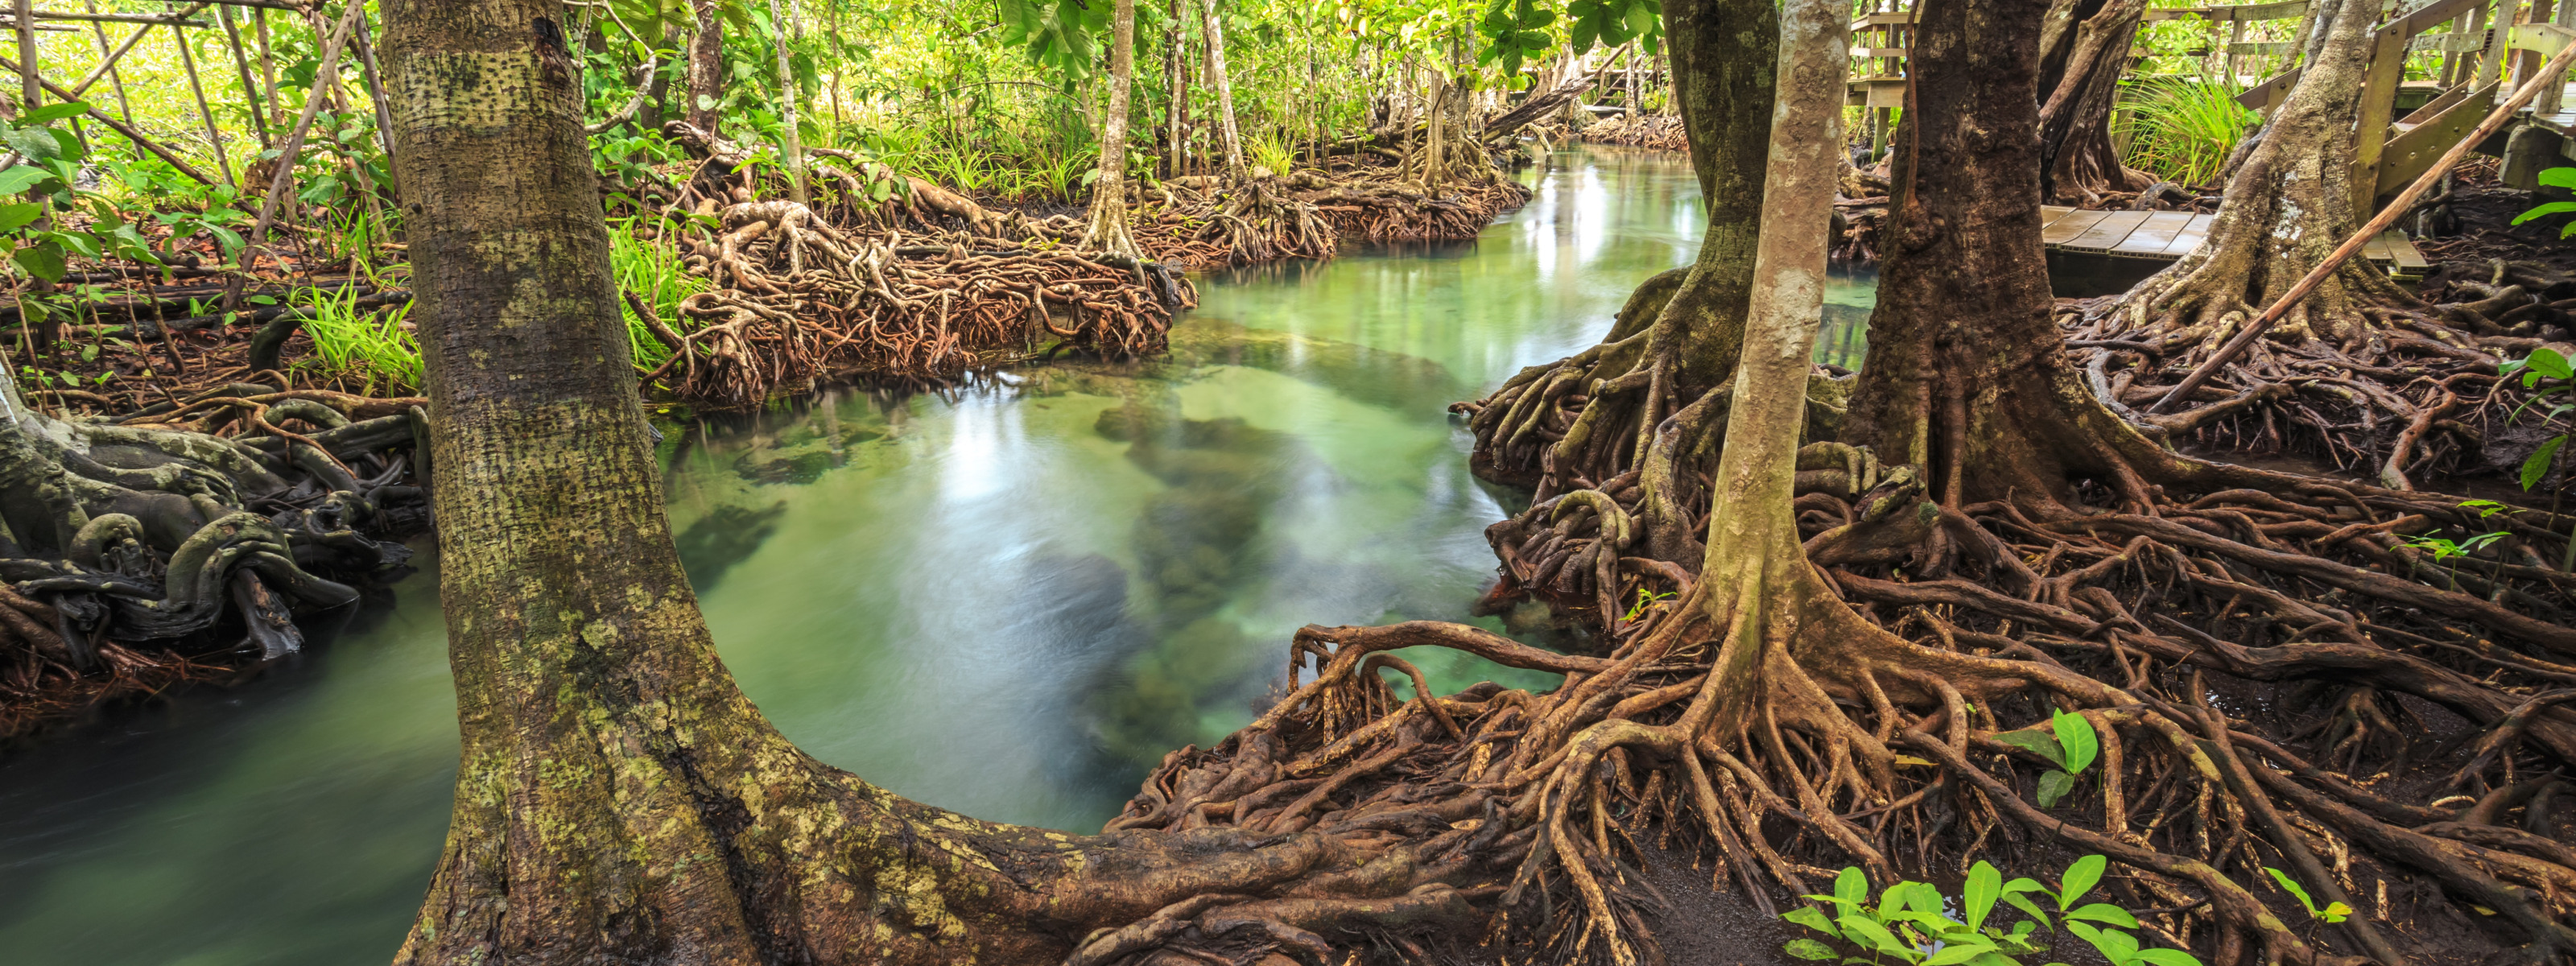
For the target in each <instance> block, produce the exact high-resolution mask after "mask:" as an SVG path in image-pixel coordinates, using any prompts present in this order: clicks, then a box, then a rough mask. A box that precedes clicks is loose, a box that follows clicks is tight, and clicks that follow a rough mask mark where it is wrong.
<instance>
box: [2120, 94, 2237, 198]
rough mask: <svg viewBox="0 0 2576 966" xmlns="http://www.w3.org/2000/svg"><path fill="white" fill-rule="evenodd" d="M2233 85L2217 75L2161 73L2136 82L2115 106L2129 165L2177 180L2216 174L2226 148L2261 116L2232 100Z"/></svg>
mask: <svg viewBox="0 0 2576 966" xmlns="http://www.w3.org/2000/svg"><path fill="white" fill-rule="evenodd" d="M2238 93H2239V92H2238V91H2237V89H2236V87H2235V85H2234V84H2232V83H2230V82H2228V81H2226V80H2224V79H2221V78H2214V77H2212V78H2192V77H2161V78H2152V79H2148V80H2144V81H2140V82H2138V83H2137V84H2135V85H2133V86H2132V87H2131V88H2130V89H2129V91H2128V92H2127V96H2126V98H2125V99H2124V100H2123V102H2122V104H2121V107H2122V108H2123V111H2122V113H2121V117H2120V123H2121V124H2122V126H2123V127H2122V130H2123V132H2124V133H2125V134H2126V135H2127V137H2128V144H2129V148H2128V157H2127V158H2125V159H2123V160H2124V161H2125V162H2126V163H2127V164H2128V165H2129V166H2130V167H2133V168H2137V169H2139V170H2141V171H2150V172H2154V173H2155V174H2156V175H2157V176H2158V177H2161V178H2165V179H2168V180H2171V181H2174V182H2177V183H2180V184H2186V185H2205V184H2209V183H2211V182H2213V181H2216V180H2217V179H2218V176H2219V174H2220V172H2219V168H2220V167H2221V166H2222V165H2224V164H2226V163H2227V153H2228V152H2229V151H2231V150H2233V149H2234V148H2235V147H2236V142H2237V141H2238V140H2239V139H2241V138H2243V137H2244V136H2245V133H2246V132H2247V131H2250V130H2252V129H2253V128H2254V126H2255V125H2256V124H2259V123H2261V121H2262V118H2261V117H2260V116H2259V115H2256V114H2255V113H2254V112H2253V111H2250V110H2247V109H2246V108H2245V106H2244V105H2242V104H2238V103H2236V95H2237V94H2238Z"/></svg>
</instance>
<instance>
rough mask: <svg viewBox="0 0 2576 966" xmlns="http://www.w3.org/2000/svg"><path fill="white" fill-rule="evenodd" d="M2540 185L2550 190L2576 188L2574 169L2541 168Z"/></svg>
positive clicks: (2575, 171) (2575, 172)
mask: <svg viewBox="0 0 2576 966" xmlns="http://www.w3.org/2000/svg"><path fill="white" fill-rule="evenodd" d="M2540 183H2541V184H2542V185H2543V186H2546V187H2551V188H2576V168H2543V169H2541V171H2540Z"/></svg>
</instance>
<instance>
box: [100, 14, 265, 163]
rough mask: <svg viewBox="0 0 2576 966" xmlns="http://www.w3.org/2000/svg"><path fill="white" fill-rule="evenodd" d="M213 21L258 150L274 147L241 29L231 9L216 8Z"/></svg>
mask: <svg viewBox="0 0 2576 966" xmlns="http://www.w3.org/2000/svg"><path fill="white" fill-rule="evenodd" d="M215 20H216V21H218V22H220V23H222V24H223V25H224V46H225V47H227V48H229V49H230V50H231V52H232V55H233V70H234V71H235V72H237V73H239V74H240V75H241V87H242V107H243V108H244V109H245V110H247V111H249V112H250V128H251V130H252V131H254V132H256V133H258V135H259V147H260V150H262V151H265V150H268V149H269V148H272V147H275V146H276V145H274V144H271V143H270V139H269V136H268V113H267V111H268V109H267V108H266V107H265V106H263V105H262V104H261V103H260V95H261V93H262V91H261V90H260V86H259V84H258V83H257V82H255V81H253V80H251V77H250V58H249V57H246V56H244V55H243V54H242V42H241V28H240V27H237V26H234V24H233V13H232V8H231V7H216V8H215ZM105 40H106V35H105V34H103V33H102V34H100V41H101V42H102V43H104V42H105Z"/></svg>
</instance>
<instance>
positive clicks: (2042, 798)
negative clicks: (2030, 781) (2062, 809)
mask: <svg viewBox="0 0 2576 966" xmlns="http://www.w3.org/2000/svg"><path fill="white" fill-rule="evenodd" d="M2074 790H2075V776H2073V775H2069V774H2067V773H2065V772H2062V771H2052V772H2048V773H2046V774H2043V775H2041V776H2039V807H2041V808H2056V807H2057V800H2058V799H2061V798H2064V797H2066V793H2067V792H2071V791H2074Z"/></svg>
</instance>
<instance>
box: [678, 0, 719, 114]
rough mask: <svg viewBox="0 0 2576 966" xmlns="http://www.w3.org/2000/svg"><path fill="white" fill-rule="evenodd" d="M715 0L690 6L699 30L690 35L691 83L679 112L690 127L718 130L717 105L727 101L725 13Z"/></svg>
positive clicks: (698, 2) (683, 95)
mask: <svg viewBox="0 0 2576 966" xmlns="http://www.w3.org/2000/svg"><path fill="white" fill-rule="evenodd" d="M716 5H717V4H716V0H693V2H691V3H690V4H689V9H690V10H691V11H692V12H693V13H695V15H696V16H697V23H698V29H697V32H695V33H692V34H690V35H689V69H688V74H689V83H688V89H687V90H686V91H685V92H683V93H682V94H681V95H680V96H681V97H682V98H685V99H686V100H687V101H688V103H686V104H683V105H681V106H680V115H681V116H682V117H684V118H686V119H687V120H688V122H689V126H690V127H694V128H697V129H698V130H701V131H705V132H707V133H709V134H714V133H716V122H717V121H718V120H719V119H718V118H717V117H716V104H717V102H719V101H722V100H724V85H725V59H724V15H723V14H722V13H721V12H719V11H718V10H717V9H716Z"/></svg>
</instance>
